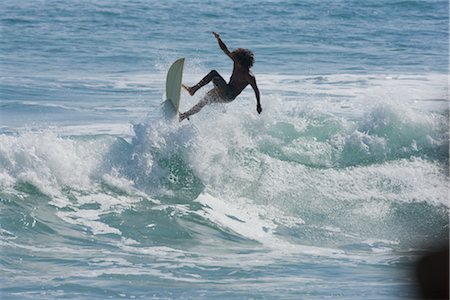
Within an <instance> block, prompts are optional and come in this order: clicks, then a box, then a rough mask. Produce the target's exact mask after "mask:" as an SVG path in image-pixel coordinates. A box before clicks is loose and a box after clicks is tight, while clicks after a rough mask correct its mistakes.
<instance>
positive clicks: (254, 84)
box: [248, 73, 262, 114]
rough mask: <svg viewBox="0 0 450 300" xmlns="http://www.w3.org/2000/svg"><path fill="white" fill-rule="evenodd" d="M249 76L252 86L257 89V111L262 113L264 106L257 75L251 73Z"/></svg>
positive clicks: (254, 89)
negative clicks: (262, 105)
mask: <svg viewBox="0 0 450 300" xmlns="http://www.w3.org/2000/svg"><path fill="white" fill-rule="evenodd" d="M248 77H249V78H248V82H249V83H250V85H251V86H252V88H253V91H255V96H256V111H257V112H258V114H260V113H261V112H262V107H261V98H260V94H259V89H258V85H257V84H256V79H255V76H253V74H251V73H250V74H249V76H248Z"/></svg>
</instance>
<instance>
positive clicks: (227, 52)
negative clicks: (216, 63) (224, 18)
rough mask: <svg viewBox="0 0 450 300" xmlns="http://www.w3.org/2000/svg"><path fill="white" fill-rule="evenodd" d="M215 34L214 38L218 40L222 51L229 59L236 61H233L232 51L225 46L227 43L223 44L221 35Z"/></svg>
mask: <svg viewBox="0 0 450 300" xmlns="http://www.w3.org/2000/svg"><path fill="white" fill-rule="evenodd" d="M213 34H214V37H215V38H216V39H217V43H219V47H220V49H222V51H223V52H224V53H225V54H226V55H227V56H228V57H229V58H231V59H232V60H234V59H233V55H232V54H231V52H230V50H228V48H227V46H226V45H225V43H224V42H222V39H221V38H220V35H219V34H218V33H217V32H215V31H213Z"/></svg>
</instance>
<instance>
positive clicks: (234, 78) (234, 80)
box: [228, 63, 252, 97]
mask: <svg viewBox="0 0 450 300" xmlns="http://www.w3.org/2000/svg"><path fill="white" fill-rule="evenodd" d="M249 76H252V74H251V72H250V70H249V69H248V68H244V67H242V66H240V65H239V64H237V63H234V66H233V73H232V74H231V77H230V82H229V83H228V87H229V88H230V89H231V90H232V91H233V96H234V97H236V96H238V95H239V94H240V93H241V92H242V91H243V90H244V89H245V88H246V87H247V85H248V84H249V81H248V77H249Z"/></svg>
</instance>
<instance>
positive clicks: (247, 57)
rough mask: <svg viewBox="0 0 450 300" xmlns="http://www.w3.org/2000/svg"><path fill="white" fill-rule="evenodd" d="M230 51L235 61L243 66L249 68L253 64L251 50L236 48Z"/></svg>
mask: <svg viewBox="0 0 450 300" xmlns="http://www.w3.org/2000/svg"><path fill="white" fill-rule="evenodd" d="M232 53H233V55H234V57H235V58H236V59H237V61H238V62H239V63H240V64H241V65H243V66H244V67H247V68H251V67H252V66H253V62H254V61H255V58H254V55H253V52H252V51H250V50H248V49H243V48H237V49H236V50H234V51H233V52H232Z"/></svg>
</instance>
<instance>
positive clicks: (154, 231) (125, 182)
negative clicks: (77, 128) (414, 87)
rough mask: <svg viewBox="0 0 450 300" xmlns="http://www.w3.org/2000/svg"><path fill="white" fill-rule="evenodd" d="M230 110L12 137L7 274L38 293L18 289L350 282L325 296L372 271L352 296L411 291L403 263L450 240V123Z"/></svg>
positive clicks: (412, 116)
mask: <svg viewBox="0 0 450 300" xmlns="http://www.w3.org/2000/svg"><path fill="white" fill-rule="evenodd" d="M224 108H225V107H222V106H218V107H214V106H211V107H207V108H205V109H204V111H202V114H201V115H198V116H195V118H196V119H195V120H194V121H192V122H183V123H181V124H178V123H177V122H175V123H171V122H168V121H166V120H163V119H160V120H159V121H154V122H152V123H151V124H145V123H139V124H135V125H134V127H133V131H134V133H133V134H132V135H131V136H130V138H126V139H124V138H121V137H117V136H114V135H109V134H100V135H77V136H73V135H72V136H63V135H60V134H57V133H55V132H54V131H52V130H50V129H48V130H44V131H38V132H32V131H24V132H21V133H10V134H3V135H0V163H1V173H0V179H1V187H2V189H1V203H2V211H1V219H2V227H1V233H2V235H1V241H2V255H3V268H4V273H5V274H11V275H14V277H15V278H22V279H23V282H25V283H26V284H28V285H29V287H28V288H27V286H25V288H23V287H21V288H20V289H19V288H18V286H17V285H16V283H15V280H9V279H8V278H6V277H5V278H3V279H2V281H3V286H4V290H5V291H7V292H8V293H10V295H15V296H17V297H25V298H26V297H32V296H36V295H39V296H42V297H43V298H52V297H58V295H60V293H62V294H61V295H67V294H71V293H75V294H77V293H79V295H80V297H81V298H82V297H83V295H90V296H92V297H93V298H102V297H104V295H109V296H112V297H117V296H118V295H119V294H121V293H124V295H128V296H130V295H133V296H144V295H148V290H149V289H150V290H151V291H153V292H154V293H155V295H157V296H158V297H183V295H185V294H184V293H187V295H189V297H193V296H195V295H196V296H201V294H200V293H201V292H199V291H197V287H199V286H203V287H204V288H205V290H206V291H208V297H209V296H218V297H227V295H229V294H228V293H229V287H226V288H224V287H221V283H223V282H228V283H229V284H230V285H231V286H233V289H236V290H235V291H236V292H235V293H234V294H233V295H235V296H236V295H238V296H239V295H240V296H245V295H247V296H249V295H255V294H254V293H253V292H249V289H253V288H258V289H260V292H257V293H256V295H258V294H259V293H260V294H259V295H260V296H262V295H266V296H267V295H273V296H275V294H276V293H277V291H276V289H274V286H273V284H276V285H277V287H282V288H292V287H294V286H295V285H296V284H297V282H298V280H301V282H302V288H301V289H300V290H298V289H293V292H292V294H289V293H288V295H290V296H292V297H294V296H295V295H296V293H302V294H303V293H311V295H313V296H317V297H321V296H323V295H327V294H329V293H330V292H331V293H332V290H334V289H338V288H340V287H342V286H343V285H344V284H348V283H349V281H348V280H347V281H346V279H345V278H342V279H339V280H336V281H334V282H333V283H332V284H331V285H330V286H329V287H328V288H323V286H322V284H320V286H321V288H320V289H318V288H317V287H318V282H317V281H318V280H319V281H320V280H322V279H323V278H324V277H325V278H326V276H330V275H326V274H325V273H327V272H343V271H344V270H347V271H351V270H353V271H356V270H359V271H358V272H362V271H361V270H363V271H364V272H370V271H373V272H375V273H374V275H373V276H374V277H373V278H368V279H367V280H366V281H363V282H362V283H361V282H359V283H358V285H350V287H348V290H347V291H346V293H349V294H351V293H358V291H360V290H359V289H364V290H365V291H371V293H373V295H374V296H375V297H377V296H379V295H380V291H375V290H373V289H371V288H370V287H369V285H370V284H371V282H372V281H373V280H374V279H375V278H390V279H391V280H394V281H395V282H396V284H394V285H393V286H392V287H390V288H385V289H383V291H382V293H386V294H387V293H392V292H393V293H400V294H401V292H400V291H402V289H403V288H402V285H404V282H403V281H402V279H398V278H395V277H394V275H393V274H392V268H398V269H400V270H401V269H404V270H407V265H408V264H405V259H406V261H408V260H409V259H410V257H413V256H414V253H415V251H417V250H418V249H419V248H420V247H423V245H424V244H427V243H432V242H433V241H435V240H439V239H445V237H446V236H447V235H448V211H449V210H448V208H449V204H448V199H447V196H448V187H447V182H448V168H447V166H448V116H447V115H442V114H438V113H423V112H420V111H416V110H412V109H409V108H405V107H401V106H392V105H387V104H378V105H374V106H372V107H371V108H369V109H367V111H365V112H364V113H362V114H361V116H360V117H358V118H352V119H350V118H345V117H342V116H338V115H336V114H332V113H329V112H327V111H328V110H327V111H323V110H321V109H320V107H317V106H315V107H314V106H309V105H306V106H304V107H303V108H302V109H291V107H289V105H286V104H285V103H284V102H280V101H279V99H277V98H276V97H273V98H272V99H268V101H266V103H265V109H266V110H267V111H270V114H263V115H261V116H258V115H256V114H253V113H252V112H248V111H246V110H242V109H241V108H240V107H238V106H235V107H233V106H231V108H230V107H227V109H229V111H227V112H224V111H223V109H224ZM211 120H214V122H211ZM414 249H416V250H414ZM19 262H20V263H19ZM317 266H321V267H323V268H324V271H323V272H319V274H317V275H316V276H315V275H312V276H311V275H310V274H311V273H310V272H312V270H314V269H315V268H317ZM43 268H45V269H46V271H43ZM286 268H288V270H286ZM256 274H258V275H256ZM130 278H132V280H133V282H134V284H133V285H132V286H133V290H129V289H121V288H120V287H118V286H117V284H118V283H122V282H123V284H126V281H128V280H130ZM277 278H278V279H277ZM280 278H283V280H281V279H280ZM375 280H376V279H375ZM350 281H351V279H350ZM139 282H141V283H142V285H140V284H139ZM144 283H145V284H144ZM149 284H150V287H149V286H148V285H149ZM36 286H42V287H43V289H44V290H45V292H37V291H36V290H35V287H36ZM194 286H195V287H196V288H195V289H194V288H193V287H194ZM123 290H126V291H127V292H123ZM119 291H122V292H119ZM75 298H76V297H75Z"/></svg>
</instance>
